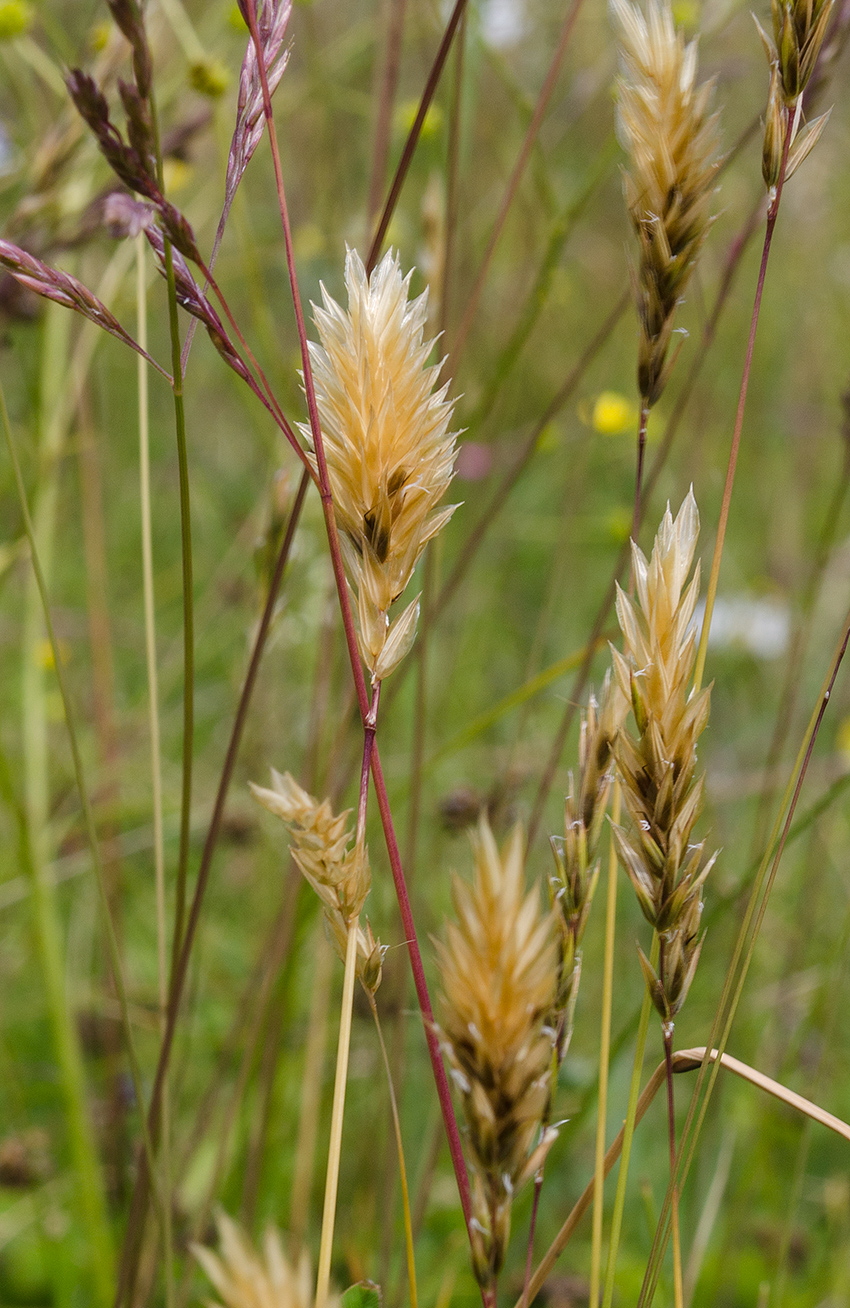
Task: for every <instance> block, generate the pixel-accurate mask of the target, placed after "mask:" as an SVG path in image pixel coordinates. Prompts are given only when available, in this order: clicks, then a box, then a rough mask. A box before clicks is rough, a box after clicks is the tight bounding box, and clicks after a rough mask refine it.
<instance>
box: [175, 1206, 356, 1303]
mask: <svg viewBox="0 0 850 1308" xmlns="http://www.w3.org/2000/svg"><path fill="white" fill-rule="evenodd" d="M216 1222H217V1225H218V1234H219V1253H217V1254H215V1253H213V1252H212V1250H211V1249H206V1248H204V1246H203V1245H198V1244H193V1245H192V1252H193V1253H194V1255H195V1257H196V1258H197V1260H198V1262H199V1263H200V1264H201V1267H202V1268H203V1269H204V1271H205V1272H206V1274H207V1276H208V1277H209V1279H210V1281H211V1282H212V1284H213V1286H214V1287H215V1290H216V1292H217V1294H218V1295H219V1297H220V1300H221V1302H220V1303H219V1302H218V1301H217V1300H214V1299H208V1300H207V1305H208V1308H222V1305H224V1308H312V1305H313V1277H312V1273H311V1271H310V1257H309V1254H308V1253H307V1251H306V1249H305V1250H302V1252H301V1256H300V1258H299V1260H298V1263H297V1265H296V1266H293V1264H292V1263H291V1262H290V1261H289V1259H288V1258H287V1256H286V1254H285V1253H284V1251H283V1245H282V1243H281V1239H280V1235H279V1234H278V1232H277V1231H276V1230H275V1229H274V1227H272V1226H269V1227H267V1228H266V1233H265V1236H264V1238H263V1248H262V1253H258V1252H257V1250H255V1249H254V1247H253V1245H252V1244H251V1241H250V1240H249V1239H248V1236H247V1235H246V1234H245V1232H244V1231H243V1230H242V1228H241V1227H240V1226H238V1225H237V1224H236V1222H234V1221H233V1220H232V1219H231V1218H229V1217H228V1216H227V1214H226V1213H223V1212H220V1213H219V1214H218V1216H217V1218H216ZM326 1302H327V1305H328V1308H338V1305H339V1302H340V1301H339V1298H338V1296H332V1297H331V1298H329V1299H328V1300H327V1301H326Z"/></svg>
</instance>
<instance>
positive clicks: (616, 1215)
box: [602, 934, 666, 1308]
mask: <svg viewBox="0 0 850 1308" xmlns="http://www.w3.org/2000/svg"><path fill="white" fill-rule="evenodd" d="M649 961H650V963H651V964H652V966H653V967H654V966H655V965H656V963H657V962H658V936H657V934H653V937H652V951H651V953H650V956H649ZM651 1008H652V998H651V996H650V993H649V987H648V986H646V987H644V992H643V1002H642V1004H641V1009H640V1019H639V1021H638V1033H637V1042H636V1044H635V1058H634V1063H633V1065H632V1080H631V1085H630V1086H629V1103H628V1107H627V1109H626V1120H625V1122H624V1123H623V1129H622V1131H621V1132H620V1136H619V1137H618V1138H619V1139H620V1141H621V1149H622V1155H623V1157H622V1161H621V1163H620V1170H619V1172H618V1173H617V1190H616V1193H615V1195H614V1211H613V1213H612V1214H611V1236H610V1239H609V1241H608V1263H607V1265H606V1268H605V1286H604V1289H603V1292H602V1308H611V1304H612V1302H613V1299H614V1280H615V1276H616V1271H617V1253H618V1251H619V1248H620V1232H621V1231H622V1229H623V1213H624V1212H625V1208H626V1182H627V1181H628V1178H629V1162H630V1161H631V1156H632V1139H633V1137H634V1132H635V1127H636V1126H637V1124H638V1122H639V1121H640V1119H641V1116H642V1114H641V1112H640V1105H641V1102H642V1099H641V1098H639V1092H640V1077H641V1072H642V1070H643V1057H644V1054H645V1052H646V1036H647V1032H648V1030H649V1014H650V1010H651ZM665 1071H666V1068H665V1065H664V1063H662V1064H661V1073H662V1076H663V1075H664V1073H665ZM656 1075H658V1074H657V1073H656ZM647 1089H648V1087H647ZM644 1094H646V1091H644ZM608 1152H609V1153H610V1152H611V1151H610V1149H609V1151H608ZM605 1161H606V1167H605V1175H606V1176H607V1175H608V1171H609V1168H608V1166H607V1161H608V1159H607V1155H606V1160H605Z"/></svg>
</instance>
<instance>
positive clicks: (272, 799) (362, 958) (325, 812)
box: [249, 768, 386, 994]
mask: <svg viewBox="0 0 850 1308" xmlns="http://www.w3.org/2000/svg"><path fill="white" fill-rule="evenodd" d="M271 773H272V787H271V789H266V788H265V787H263V786H256V785H254V783H253V782H249V785H250V787H251V793H252V794H253V796H254V798H255V799H256V800H257V802H258V803H260V804H262V805H263V807H264V808H267V809H268V810H269V812H270V813H274V815H275V817H279V818H280V819H281V820H282V821H283V822H285V823H286V826H287V827H288V828H289V833H290V836H291V837H292V844H291V845H290V852H291V853H292V857H293V858H294V860H295V862H296V863H297V864H298V866H299V868H300V869H301V871H302V872H303V874H304V876H305V878H306V879H307V881H309V883H310V885H311V886H312V887H313V889H314V890H315V892H316V894H317V895H318V896H319V899H320V900H321V901H322V906H323V908H324V913H325V922H326V924H327V927H328V932H329V934H330V937H331V939H332V941H333V943H334V947H335V949H336V951H337V953H338V954H339V956H340V958H342V959H343V960H344V959H345V948H346V941H347V938H348V928H349V926H350V925H353V924H355V923H356V924H357V927H356V929H357V975H358V977H359V978H360V980H361V982H362V983H363V985H364V986H365V988H366V989H367V990H369V991H370V992H371V993H373V994H374V992H375V990H377V988H378V986H379V984H380V981H381V965H382V962H383V958H384V953H385V952H386V951H385V949H384V948H383V946H382V945H381V943H380V941H379V940H376V939H375V937H374V936H373V934H372V930H371V927H370V926H369V923H368V921H367V922H366V925H365V927H363V926H361V925H360V924H359V922H358V918H359V916H360V913H361V910H362V908H363V905H364V903H365V901H366V896H367V895H368V893H369V889H370V886H371V872H370V869H369V854H368V851H367V849H366V847H365V846H358V845H357V844H356V843H354V844H352V835H353V832H352V830H351V829H350V828H346V823H347V821H348V817H349V815H350V813H351V810H350V809H346V810H345V812H344V813H340V814H339V815H338V816H335V815H334V813H333V810H332V808H331V805H330V800H327V799H325V800H323V801H322V802H321V804H320V803H319V801H318V800H316V799H314V798H313V796H312V795H309V794H308V793H307V791H306V790H304V789H303V787H302V786H299V784H298V782H297V781H296V780H295V778H294V777H292V776H291V775H290V773H288V772H286V773H283V774H281V773H280V772H276V771H275V769H274V768H272V769H271Z"/></svg>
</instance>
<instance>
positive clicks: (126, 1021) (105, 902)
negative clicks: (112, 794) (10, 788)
mask: <svg viewBox="0 0 850 1308" xmlns="http://www.w3.org/2000/svg"><path fill="white" fill-rule="evenodd" d="M0 421H2V425H3V431H4V435H5V438H6V445H7V448H8V451H9V457H10V460H11V462H12V468H13V472H14V477H15V484H16V489H17V493H18V500H19V504H20V509H21V514H22V516H23V519H24V527H25V531H26V536H27V541H28V543H29V547H30V555H31V563H32V568H33V574H34V576H35V580H36V587H37V591H38V597H39V600H40V602H41V606H42V610H43V618H44V624H45V627H46V629H47V638H48V643H49V646H50V651H51V656H52V661H53V665H54V670H55V672H56V679H57V681H58V683H59V692H60V695H61V697H62V707H63V710H64V716H65V728H66V731H67V735H68V743H69V745H70V748H71V756H72V760H73V765H74V777H75V780H76V783H77V790H78V792H79V797H80V806H81V808H82V811H83V821H84V825H85V829H86V836H87V838H88V843H89V847H90V851H91V857H92V863H93V865H94V872H95V879H96V882H97V889H98V895H99V898H100V904H101V910H102V913H103V920H104V927H105V931H106V940H107V948H108V952H109V962H110V965H111V967H112V971H113V975H114V978H115V988H116V991H117V994H118V1003H119V1006H120V1009H121V1018H122V1023H123V1027H124V1034H125V1039H126V1042H127V1053H128V1056H129V1061H130V1073H131V1077H132V1081H133V1089H134V1093H135V1095H136V1098H137V1101H138V1103H139V1105H140V1107H141V1106H142V1105H143V1104H144V1099H143V1091H142V1078H141V1072H140V1069H139V1063H138V1058H137V1056H136V1049H135V1042H134V1040H133V1031H132V1026H131V1023H130V1014H129V1007H128V1003H127V989H126V985H125V982H124V969H123V966H122V962H121V954H120V951H119V948H118V940H117V937H116V935H115V927H114V924H113V921H112V913H111V909H110V905H109V896H108V894H107V891H106V884H105V879H104V874H103V865H102V862H101V857H100V845H99V842H98V838H97V831H96V829H95V824H94V814H93V813H92V809H91V804H90V801H89V795H88V787H87V785H86V781H85V773H84V771H83V764H82V757H81V755H80V750H79V744H78V740H77V731H76V726H75V722H74V715H73V712H72V708H71V699H70V695H69V692H68V686H67V682H66V680H65V671H64V667H63V664H62V658H61V649H60V646H59V642H58V641H57V639H56V633H55V631H54V627H53V619H52V616H51V612H50V602H49V597H48V592H47V583H46V581H45V577H44V572H43V570H42V566H41V560H40V557H39V551H38V545H37V538H36V529H35V524H34V523H33V520H32V518H31V516H30V511H29V504H28V501H27V494H26V487H25V486H24V480H23V475H22V473H21V467H20V462H19V460H18V454H17V450H16V448H15V442H14V438H13V435H12V428H11V425H10V422H9V415H8V412H7V410H6V400H5V396H4V394H3V390H2V388H0ZM45 884H46V882H45ZM34 885H35V886H36V888H37V879H36V881H34ZM45 903H47V901H45ZM47 907H48V911H49V903H48V904H47ZM55 929H56V931H57V933H58V922H56V923H55ZM57 945H58V934H57ZM60 956H61V955H60V954H57V955H56V958H55V959H54V962H58V959H59V957H60ZM57 984H59V985H60V986H62V976H61V972H60V975H59V977H58V978H57ZM63 1002H64V1000H63ZM69 1020H70V1019H69ZM71 1057H72V1058H73V1053H71ZM83 1111H84V1104H83ZM141 1120H142V1136H143V1144H144V1151H145V1157H146V1160H147V1164H148V1167H149V1168H150V1169H151V1174H152V1175H154V1173H153V1165H154V1157H153V1147H152V1144H151V1138H150V1133H149V1131H148V1129H147V1124H146V1120H145V1117H144V1114H142V1118H141ZM101 1183H102V1182H101ZM155 1193H156V1197H157V1200H158V1203H159V1206H160V1209H161V1208H162V1195H161V1192H160V1190H159V1187H158V1186H155ZM92 1202H93V1208H94V1204H95V1203H96V1201H95V1200H93V1201H92ZM160 1215H161V1214H160ZM104 1221H105V1215H104ZM107 1250H108V1251H109V1252H108V1265H107V1266H106V1269H105V1271H103V1272H102V1273H99V1275H101V1274H102V1275H103V1276H105V1277H107V1278H108V1280H109V1283H110V1287H111V1282H112V1255H111V1241H109V1240H108V1239H107V1236H106V1235H105V1234H104V1237H103V1249H102V1252H104V1253H106V1251H107ZM109 1293H110V1294H111V1288H110V1292H109ZM108 1298H109V1295H107V1299H108Z"/></svg>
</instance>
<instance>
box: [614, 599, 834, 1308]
mask: <svg viewBox="0 0 850 1308" xmlns="http://www.w3.org/2000/svg"><path fill="white" fill-rule="evenodd" d="M848 640H850V613H848V614H847V616H846V618H845V621H844V625H843V628H842V633H841V636H840V637H839V640H838V643H837V645H836V648H835V651H834V653H833V657H832V659H831V661H830V667H829V670H828V672H827V674H826V677H825V678H824V681H823V683H822V685H821V689H820V693H819V695H818V699H817V701H816V704H815V707H814V709H813V711H812V715H811V717H810V719H809V722H808V725H807V727H806V730H805V732H804V734H803V739H802V742H801V744H800V748H799V750H798V752H797V757H796V759H795V761H794V766H793V768H792V770H791V775H790V777H789V779H788V784H787V786H786V788H785V793H784V795H783V796H782V799H781V801H780V805H779V809H778V812H777V815H776V820H775V822H774V825H773V830H772V831H771V834H770V838H769V840H768V843H767V846H766V849H765V853H764V857H763V859H762V862H761V865H760V867H759V870H758V872H757V873H756V877H755V880H754V882H753V886H752V889H751V891H750V897H749V900H748V902H747V908H746V911H745V913H744V917H743V920H742V922H741V926H740V928H739V931H738V936H737V939H736V941H735V948H734V951H733V954H732V959H731V961H730V963H729V967H728V968H727V972H726V979H725V981H724V985H723V991H722V993H721V996H720V1000H719V1002H718V1005H717V1011H716V1013H715V1017H714V1021H713V1023H712V1027H711V1033H710V1037H709V1043H708V1045H706V1049H705V1056H704V1058H703V1060H702V1065H701V1066H700V1069H699V1073H698V1075H697V1082H696V1085H695V1086H694V1089H693V1092H692V1095H691V1102H690V1104H689V1106H688V1113H687V1117H686V1118H685V1125H684V1127H683V1129H682V1135H681V1140H680V1144H679V1155H678V1163H677V1170H676V1173H675V1175H674V1177H672V1178H671V1182H670V1185H669V1186H668V1190H667V1195H666V1196H665V1200H664V1204H663V1206H662V1209H661V1214H660V1217H659V1222H658V1229H657V1230H656V1233H655V1239H654V1241H653V1246H652V1250H651V1252H650V1258H649V1263H648V1265H647V1269H646V1274H645V1276H644V1283H643V1286H642V1288H641V1294H640V1299H639V1303H638V1308H648V1306H649V1304H651V1302H652V1298H653V1295H654V1292H655V1287H656V1284H657V1280H658V1274H659V1269H660V1266H661V1261H662V1259H663V1256H664V1250H665V1248H666V1244H667V1237H668V1234H669V1217H670V1200H671V1190H672V1185H673V1183H674V1182H675V1183H676V1184H677V1185H678V1186H679V1189H681V1187H682V1186H683V1185H684V1183H685V1180H686V1179H687V1175H688V1171H689V1170H690V1166H691V1162H692V1161H693V1156H694V1152H695V1150H696V1145H697V1141H698V1139H699V1135H700V1131H701V1130H702V1124H703V1122H704V1120H705V1115H706V1112H707V1111H708V1104H709V1100H710V1098H711V1094H712V1091H713V1089H714V1084H715V1081H716V1079H717V1075H718V1072H719V1070H720V1062H721V1058H722V1055H723V1053H724V1050H725V1047H726V1043H727V1041H728V1039H729V1033H730V1031H731V1029H732V1023H733V1021H734V1019H735V1013H736V1011H737V1007H738V1003H739V1001H740V998H741V993H742V991H743V987H744V982H745V981H746V977H747V972H748V970H749V965H750V962H751V960H752V955H753V951H754V949H755V944H756V940H757V939H758V934H759V930H760V927H761V924H762V921H763V920H764V914H765V912H766V910H767V903H768V899H769V897H770V891H771V889H772V886H773V882H774V880H775V878H776V873H777V870H778V867H779V861H780V859H781V857H782V853H783V850H784V848H785V844H786V843H787V840H788V835H789V833H790V830H791V824H792V822H793V818H794V813H795V811H796V807H797V801H798V799H799V797H800V792H801V790H802V786H803V781H804V780H805V776H806V772H807V771H808V766H809V762H810V760H811V756H812V752H813V750H814V746H815V741H816V740H817V736H818V732H819V730H820V725H821V722H822V721H823V717H824V714H825V712H826V708H827V705H828V703H829V700H830V698H831V695H832V688H833V685H834V683H835V679H836V677H837V675H838V670H839V668H840V667H841V663H842V662H843V659H844V654H845V652H846V649H847V643H848ZM783 814H785V820H784V822H783ZM780 828H781V835H780ZM771 857H772V860H773V861H772V863H771ZM768 867H770V871H769V873H768ZM742 959H743V962H742ZM733 990H734V993H733ZM715 1049H716V1050H717V1058H716V1060H715V1061H714V1062H713V1065H712V1050H715ZM706 1078H707V1080H708V1084H707V1085H706V1084H705V1083H706ZM703 1087H704V1090H703Z"/></svg>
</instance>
